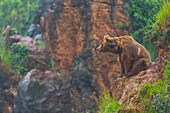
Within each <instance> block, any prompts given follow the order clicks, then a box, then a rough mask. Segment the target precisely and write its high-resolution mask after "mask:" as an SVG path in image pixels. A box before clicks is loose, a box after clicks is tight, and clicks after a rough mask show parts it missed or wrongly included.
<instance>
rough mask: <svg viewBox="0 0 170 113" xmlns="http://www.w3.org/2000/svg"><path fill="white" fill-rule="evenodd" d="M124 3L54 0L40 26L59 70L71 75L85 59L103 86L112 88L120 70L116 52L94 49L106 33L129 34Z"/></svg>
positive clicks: (119, 0)
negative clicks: (106, 52)
mask: <svg viewBox="0 0 170 113" xmlns="http://www.w3.org/2000/svg"><path fill="white" fill-rule="evenodd" d="M45 2H47V1H46V0H44V3H45ZM42 4H43V3H42ZM49 4H51V3H48V5H49ZM125 4H126V2H124V1H123V0H62V1H61V0H55V1H53V5H51V8H50V9H49V10H48V11H47V12H45V13H44V14H42V17H41V19H40V21H43V22H40V23H43V25H40V26H44V27H43V28H42V29H44V31H45V33H44V35H45V37H46V43H47V47H48V49H49V51H50V52H51V54H52V58H53V60H54V61H55V67H56V69H57V70H59V71H61V70H63V71H66V72H68V73H67V74H66V75H65V76H67V77H68V78H69V77H70V75H71V74H70V73H73V72H74V70H75V68H76V67H77V66H78V65H82V64H84V63H82V62H85V63H86V64H85V65H86V67H87V68H89V69H90V70H91V71H93V74H95V75H96V77H97V79H98V83H99V84H100V87H101V88H105V87H109V86H110V84H111V83H112V82H113V80H112V78H114V77H113V76H114V75H115V74H116V73H117V72H118V71H119V70H118V65H117V61H116V55H112V54H102V53H99V54H96V53H95V52H94V51H93V49H94V48H95V47H96V46H97V44H99V43H100V41H101V40H103V36H104V35H106V34H109V35H111V36H120V35H128V34H129V32H128V31H129V29H128V28H129V26H130V25H129V21H128V19H127V17H126V16H125V12H124V9H125ZM44 5H45V4H44ZM48 5H47V6H48ZM42 7H43V6H42ZM115 77H116V76H115Z"/></svg>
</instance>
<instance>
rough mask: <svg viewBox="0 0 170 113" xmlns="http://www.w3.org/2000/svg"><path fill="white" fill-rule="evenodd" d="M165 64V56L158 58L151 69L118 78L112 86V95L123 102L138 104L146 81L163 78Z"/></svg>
mask: <svg viewBox="0 0 170 113" xmlns="http://www.w3.org/2000/svg"><path fill="white" fill-rule="evenodd" d="M164 65H165V59H164V57H162V58H158V59H157V60H156V62H154V63H152V65H151V67H150V68H149V69H147V70H145V71H141V72H140V73H138V74H137V75H135V76H132V77H129V78H126V77H123V78H118V79H116V80H115V81H114V82H113V86H112V87H111V89H112V95H113V96H114V97H116V98H117V100H119V102H120V103H121V104H123V103H126V104H127V105H128V106H137V104H138V103H139V97H138V90H139V89H140V88H141V87H142V86H143V85H145V84H146V83H155V82H156V81H157V80H160V79H163V71H164Z"/></svg>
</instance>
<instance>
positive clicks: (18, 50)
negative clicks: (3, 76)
mask: <svg viewBox="0 0 170 113" xmlns="http://www.w3.org/2000/svg"><path fill="white" fill-rule="evenodd" d="M28 55H29V50H28V48H27V47H26V46H25V45H20V44H13V45H12V46H11V60H12V70H13V71H14V72H15V73H16V74H26V73H27V72H28V69H26V68H25V67H24V66H23V62H24V59H25V58H26V57H27V56H28Z"/></svg>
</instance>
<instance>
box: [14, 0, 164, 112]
mask: <svg viewBox="0 0 170 113" xmlns="http://www.w3.org/2000/svg"><path fill="white" fill-rule="evenodd" d="M127 2H128V1H125V0H50V1H49V0H42V4H41V7H40V8H39V10H38V12H37V16H36V19H37V20H38V22H37V23H34V24H39V25H40V26H41V30H42V31H41V32H42V35H43V37H44V40H45V42H46V47H47V50H48V51H49V53H47V54H51V56H52V59H53V61H54V63H55V67H54V70H52V71H49V70H50V69H48V68H49V66H47V67H48V68H47V69H44V68H43V69H41V68H40V69H39V68H38V69H34V68H37V66H36V67H35V66H32V65H29V67H30V69H33V70H31V71H30V72H29V73H28V74H27V75H26V76H25V78H24V79H23V80H22V82H21V83H20V86H19V89H18V94H17V97H16V101H15V105H14V113H38V112H41V113H43V112H44V113H93V112H95V113H97V112H98V105H99V95H100V93H101V91H102V90H103V89H105V88H106V89H108V90H109V91H110V93H111V94H112V96H114V97H116V98H117V99H118V100H119V102H120V103H125V102H126V103H128V104H131V105H136V102H137V101H138V98H137V97H135V95H136V93H137V92H136V90H137V89H138V88H139V87H141V86H142V85H144V84H145V83H146V82H155V81H157V80H158V79H161V78H162V72H163V67H164V59H162V58H161V57H159V58H158V60H157V61H156V62H155V63H153V64H152V66H151V68H150V69H148V70H146V71H143V72H141V73H139V74H138V75H135V76H133V77H131V78H119V76H118V73H119V66H118V63H117V56H116V55H115V54H111V53H96V52H95V51H94V49H95V48H96V47H97V45H98V44H99V43H100V42H101V41H102V40H103V36H104V35H106V34H109V35H111V36H121V35H129V31H130V22H129V20H128V17H126V15H125V9H126V3H127ZM36 19H35V20H36ZM33 56H34V55H33ZM39 56H42V57H43V54H40V55H39ZM36 59H38V58H36ZM30 61H32V60H29V59H28V61H27V62H28V63H27V64H29V62H30ZM44 62H45V64H46V63H47V64H48V61H46V60H44ZM33 64H36V63H35V62H33ZM40 64H41V62H40ZM43 64H44V63H43ZM43 67H46V66H43ZM40 70H41V71H40ZM148 78H149V79H148ZM129 90H131V91H129ZM129 96H130V98H129Z"/></svg>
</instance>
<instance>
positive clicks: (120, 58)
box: [119, 54, 125, 76]
mask: <svg viewBox="0 0 170 113" xmlns="http://www.w3.org/2000/svg"><path fill="white" fill-rule="evenodd" d="M119 65H120V74H121V76H124V75H125V62H124V57H123V54H119Z"/></svg>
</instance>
